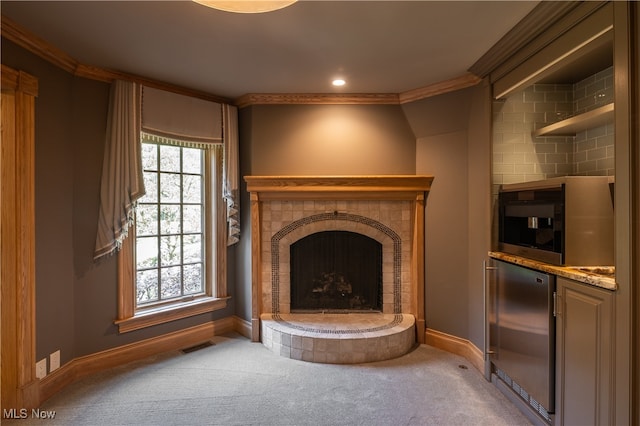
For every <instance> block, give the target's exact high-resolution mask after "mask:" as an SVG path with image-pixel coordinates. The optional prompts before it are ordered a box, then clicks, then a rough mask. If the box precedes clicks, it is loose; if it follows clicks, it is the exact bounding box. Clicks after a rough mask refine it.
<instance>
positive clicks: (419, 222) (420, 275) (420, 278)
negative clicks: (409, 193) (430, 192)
mask: <svg viewBox="0 0 640 426" xmlns="http://www.w3.org/2000/svg"><path fill="white" fill-rule="evenodd" d="M425 198H426V197H425V194H424V193H419V194H418V195H417V196H416V202H415V207H414V212H415V214H414V225H413V260H412V262H411V263H412V265H413V268H414V272H415V273H414V274H412V278H411V279H412V280H414V283H413V284H412V287H413V288H414V289H415V292H414V293H415V296H414V298H415V302H414V303H415V308H414V312H415V316H416V334H417V341H418V343H424V342H425V336H426V335H425V332H426V329H427V327H426V319H425V316H426V315H425V311H424V305H425V290H424V285H425V283H424V279H425V275H424V262H425V259H424V250H425V249H424V244H425V235H424V212H425Z"/></svg>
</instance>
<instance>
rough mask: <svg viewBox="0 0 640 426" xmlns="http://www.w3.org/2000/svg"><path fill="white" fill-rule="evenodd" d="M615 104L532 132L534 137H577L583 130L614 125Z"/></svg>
mask: <svg viewBox="0 0 640 426" xmlns="http://www.w3.org/2000/svg"><path fill="white" fill-rule="evenodd" d="M613 110H614V107H613V103H610V104H607V105H603V106H601V107H599V108H596V109H594V110H591V111H587V112H585V113H583V114H578V115H576V116H573V117H570V118H567V119H566V120H562V121H558V122H557V123H553V124H550V125H548V126H545V127H542V128H540V129H536V130H534V131H533V132H531V135H532V136H533V137H538V136H575V135H576V133H579V132H581V131H583V130H587V129H591V128H594V127H599V126H603V125H605V124H608V123H613Z"/></svg>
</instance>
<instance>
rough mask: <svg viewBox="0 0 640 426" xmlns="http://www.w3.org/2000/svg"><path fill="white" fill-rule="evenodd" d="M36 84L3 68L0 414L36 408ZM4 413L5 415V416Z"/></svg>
mask: <svg viewBox="0 0 640 426" xmlns="http://www.w3.org/2000/svg"><path fill="white" fill-rule="evenodd" d="M37 94H38V81H37V80H36V79H35V78H34V77H33V76H31V75H29V74H26V73H24V72H21V71H16V70H13V69H11V68H9V67H6V66H4V65H2V98H1V102H0V103H1V116H2V126H1V128H2V134H1V135H0V136H1V141H2V150H1V155H0V302H1V305H2V306H1V312H2V325H1V337H0V339H1V345H0V360H1V365H2V368H1V370H0V382H1V387H2V388H1V400H0V403H1V404H0V405H1V407H0V409H2V410H5V409H12V408H15V409H21V408H26V409H29V408H35V407H37V406H38V404H39V395H38V386H37V383H38V382H37V380H36V377H35V356H36V354H35V347H36V345H35V97H36V96H37ZM3 412H4V411H3Z"/></svg>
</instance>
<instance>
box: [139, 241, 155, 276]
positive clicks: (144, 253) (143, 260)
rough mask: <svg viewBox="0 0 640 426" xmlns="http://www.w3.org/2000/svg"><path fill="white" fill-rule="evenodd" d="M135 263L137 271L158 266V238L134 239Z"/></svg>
mask: <svg viewBox="0 0 640 426" xmlns="http://www.w3.org/2000/svg"><path fill="white" fill-rule="evenodd" d="M136 263H137V268H138V269H144V268H152V267H155V266H158V237H142V238H136Z"/></svg>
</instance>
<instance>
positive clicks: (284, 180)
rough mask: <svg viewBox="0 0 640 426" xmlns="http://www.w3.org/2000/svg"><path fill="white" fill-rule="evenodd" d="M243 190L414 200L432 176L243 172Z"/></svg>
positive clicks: (293, 196) (265, 195) (287, 196)
mask: <svg viewBox="0 0 640 426" xmlns="http://www.w3.org/2000/svg"><path fill="white" fill-rule="evenodd" d="M244 180H245V181H246V182H247V191H248V192H250V193H251V194H252V198H253V196H257V197H259V198H260V199H261V200H303V199H314V200H329V199H331V200H336V199H350V200H404V199H406V200H414V199H415V198H416V194H424V193H426V192H428V191H429V190H430V188H431V182H432V181H433V176H424V175H374V176H245V178H244Z"/></svg>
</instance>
